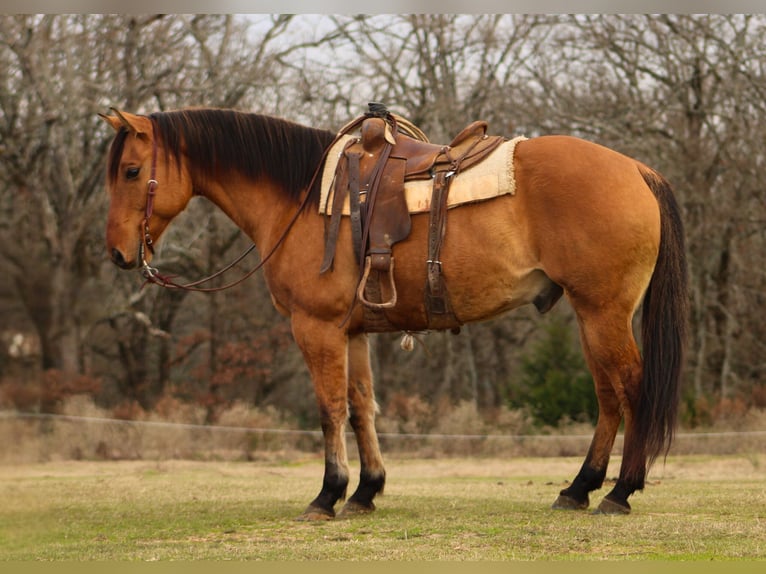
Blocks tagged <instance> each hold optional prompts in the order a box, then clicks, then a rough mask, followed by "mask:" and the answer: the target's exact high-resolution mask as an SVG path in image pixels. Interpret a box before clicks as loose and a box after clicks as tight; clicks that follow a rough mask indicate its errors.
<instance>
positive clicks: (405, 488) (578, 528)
mask: <svg viewBox="0 0 766 574" xmlns="http://www.w3.org/2000/svg"><path fill="white" fill-rule="evenodd" d="M764 461H765V459H764V457H762V456H760V455H759V456H751V457H715V458H714V457H678V458H675V459H669V460H668V462H667V464H666V465H665V466H664V467H663V466H662V465H658V467H657V468H656V469H655V471H654V472H653V473H652V475H650V480H649V484H648V485H647V488H646V489H645V491H644V492H643V493H637V494H636V495H635V496H634V497H633V498H632V504H633V508H634V512H633V514H631V515H630V516H626V517H625V516H623V517H612V516H593V515H590V514H588V513H582V512H573V513H570V512H561V511H553V510H550V509H549V506H550V503H551V502H552V501H553V499H554V498H555V496H556V494H557V493H558V490H559V489H560V488H561V487H562V484H563V483H564V482H563V481H564V479H565V478H571V476H570V475H571V474H573V473H574V472H575V471H576V470H577V468H578V467H579V460H577V459H523V460H506V461H500V460H484V459H444V460H432V461H404V460H400V461H389V464H388V477H389V478H388V484H387V489H386V494H385V496H383V497H380V498H379V499H378V501H377V502H378V511H377V512H375V513H374V514H372V515H369V516H364V517H358V518H355V519H353V520H345V521H334V522H328V523H319V524H307V523H302V522H296V521H295V520H294V518H295V517H296V516H297V515H298V514H300V512H301V511H302V510H303V508H304V507H305V505H306V504H307V503H308V502H309V500H311V498H313V496H314V495H315V494H316V491H318V489H319V486H320V483H321V473H322V467H321V463H320V462H319V461H317V460H310V461H304V462H302V463H300V464H273V463H261V462H259V463H244V462H243V463H231V462H228V463H212V462H181V461H168V462H159V463H156V462H155V463H152V462H66V463H64V462H61V463H48V464H38V465H24V466H16V467H0V559H1V560H12V561H28V560H57V561H58V560H76V561H79V560H110V561H114V560H117V561H122V560H138V561H155V560H159V561H167V560H203V559H204V560H252V559H257V560H407V561H409V560H419V561H423V560H537V559H542V560H753V559H764V558H766V469H765V468H764V466H765V465H764V464H763V463H764ZM614 468H616V467H614ZM603 494H604V491H601V492H600V493H596V496H594V497H593V499H592V502H593V503H594V504H597V503H598V500H599V499H600V496H602V495H603Z"/></svg>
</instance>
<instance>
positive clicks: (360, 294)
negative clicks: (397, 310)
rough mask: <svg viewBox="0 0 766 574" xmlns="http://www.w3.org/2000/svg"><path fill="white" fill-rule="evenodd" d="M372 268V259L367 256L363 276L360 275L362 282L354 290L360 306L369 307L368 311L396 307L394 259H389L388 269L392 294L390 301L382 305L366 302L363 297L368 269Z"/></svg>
mask: <svg viewBox="0 0 766 574" xmlns="http://www.w3.org/2000/svg"><path fill="white" fill-rule="evenodd" d="M371 267H372V258H371V257H370V256H369V255H368V256H367V257H366V258H365V260H364V275H362V280H361V281H360V282H359V286H358V287H357V289H356V296H357V298H358V299H359V301H361V302H362V305H364V306H365V307H369V308H370V309H391V308H392V307H394V306H396V285H395V284H394V258H393V257H392V258H391V266H390V267H389V268H388V272H387V273H388V277H389V280H390V282H391V291H392V292H393V295H391V299H390V300H388V301H386V302H384V303H374V302H372V301H368V300H367V299H366V298H365V296H364V290H365V288H366V287H367V280H368V279H369V278H370V269H371Z"/></svg>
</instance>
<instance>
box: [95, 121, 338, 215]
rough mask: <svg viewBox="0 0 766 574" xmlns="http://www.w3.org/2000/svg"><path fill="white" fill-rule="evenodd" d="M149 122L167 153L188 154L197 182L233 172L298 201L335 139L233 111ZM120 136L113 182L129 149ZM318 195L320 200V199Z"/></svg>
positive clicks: (112, 159)
mask: <svg viewBox="0 0 766 574" xmlns="http://www.w3.org/2000/svg"><path fill="white" fill-rule="evenodd" d="M149 117H150V119H151V120H152V122H153V123H154V125H155V126H156V129H157V132H158V134H157V135H158V137H159V139H160V141H162V142H163V146H164V148H165V151H166V152H167V153H169V154H172V155H173V156H175V157H176V159H177V160H179V159H180V157H181V155H182V153H183V155H185V156H186V158H187V161H188V164H189V166H190V169H191V170H192V174H193V176H194V177H195V178H200V180H202V181H204V180H205V179H214V178H216V177H217V176H219V175H220V174H223V173H226V172H227V171H232V170H235V171H238V172H239V173H241V174H242V175H244V176H245V177H248V178H250V179H257V178H260V177H262V176H268V177H269V178H270V179H271V180H272V181H273V182H274V183H276V184H277V185H280V186H282V187H283V188H284V190H285V193H287V194H288V195H289V196H290V197H291V198H294V199H296V200H297V199H298V198H299V196H300V194H301V192H302V191H303V190H304V189H305V188H306V186H307V185H308V184H309V182H310V181H311V177H312V176H313V175H314V171H315V170H316V169H317V166H318V165H319V162H320V161H321V159H322V154H323V153H324V150H325V148H326V147H327V146H328V145H329V144H330V142H331V141H332V139H333V137H334V134H333V133H332V132H329V131H326V130H320V129H316V128H312V127H308V126H303V125H300V124H296V123H293V122H290V121H287V120H283V119H280V118H275V117H271V116H266V115H260V114H248V113H243V112H237V111H233V110H220V109H192V110H180V111H172V112H156V113H153V114H151V115H150V116H149ZM120 135H121V134H120V133H118V135H117V137H116V138H115V141H114V142H113V144H112V151H110V177H112V174H114V176H116V172H117V167H116V166H115V165H114V164H115V163H117V164H119V159H120V155H121V154H122V148H123V146H124V140H125V137H124V135H122V137H120ZM317 179H318V180H319V179H320V178H317ZM315 188H318V181H317V184H316V185H315ZM314 196H315V197H316V200H317V201H318V196H319V194H318V193H315V194H314Z"/></svg>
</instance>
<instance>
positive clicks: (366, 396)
mask: <svg viewBox="0 0 766 574" xmlns="http://www.w3.org/2000/svg"><path fill="white" fill-rule="evenodd" d="M348 398H349V404H350V407H351V413H350V422H351V427H352V428H353V429H354V434H355V435H356V443H357V446H358V448H359V459H360V461H361V471H360V473H359V486H358V487H357V489H356V491H355V492H354V494H353V495H351V498H349V499H348V502H346V504H345V506H344V507H343V510H342V511H341V513H340V514H339V516H349V515H353V514H361V513H367V512H372V511H373V510H375V504H373V502H372V500H373V498H375V495H377V494H378V493H382V492H383V487H384V485H385V481H386V471H385V468H384V466H383V457H382V456H381V454H380V446H379V445H378V434H377V432H376V430H375V412H376V409H377V405H376V404H375V393H374V390H373V381H372V371H371V369H370V352H369V344H368V341H367V335H364V334H360V335H355V336H352V337H350V338H349V345H348Z"/></svg>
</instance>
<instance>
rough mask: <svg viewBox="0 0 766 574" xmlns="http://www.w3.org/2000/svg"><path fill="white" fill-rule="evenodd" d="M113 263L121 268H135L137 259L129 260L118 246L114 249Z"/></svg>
mask: <svg viewBox="0 0 766 574" xmlns="http://www.w3.org/2000/svg"><path fill="white" fill-rule="evenodd" d="M112 263H114V264H115V265H117V267H120V268H121V269H133V268H134V267H135V266H136V262H135V261H127V260H126V259H125V256H124V255H123V254H122V251H120V250H119V249H117V248H116V247H115V248H113V249H112Z"/></svg>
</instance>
